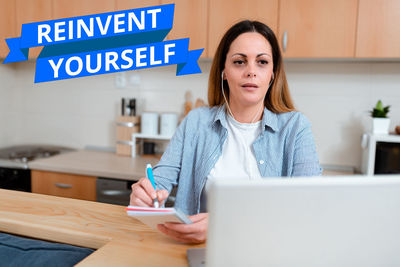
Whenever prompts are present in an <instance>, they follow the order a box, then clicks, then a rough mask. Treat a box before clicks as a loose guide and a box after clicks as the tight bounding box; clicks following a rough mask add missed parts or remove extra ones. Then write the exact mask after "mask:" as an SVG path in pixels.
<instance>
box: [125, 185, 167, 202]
mask: <svg viewBox="0 0 400 267" xmlns="http://www.w3.org/2000/svg"><path fill="white" fill-rule="evenodd" d="M167 197H168V191H167V190H157V192H156V190H154V188H153V185H152V184H151V182H150V180H149V179H147V178H140V179H139V181H137V182H136V183H134V184H132V193H131V200H130V203H129V205H132V206H141V207H153V199H155V198H158V202H159V203H160V206H161V205H163V203H164V201H165V200H166V199H167Z"/></svg>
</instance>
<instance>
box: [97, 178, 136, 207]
mask: <svg viewBox="0 0 400 267" xmlns="http://www.w3.org/2000/svg"><path fill="white" fill-rule="evenodd" d="M134 183H136V181H127V180H118V179H114V178H106V177H98V178H97V181H96V200H97V202H102V203H109V204H117V205H123V206H128V205H129V198H130V194H131V191H132V190H131V186H132V184H134Z"/></svg>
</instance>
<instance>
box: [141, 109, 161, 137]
mask: <svg viewBox="0 0 400 267" xmlns="http://www.w3.org/2000/svg"><path fill="white" fill-rule="evenodd" d="M140 131H141V133H142V134H147V135H157V134H158V113H155V112H143V113H142V118H141V120H140Z"/></svg>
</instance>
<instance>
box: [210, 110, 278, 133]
mask: <svg viewBox="0 0 400 267" xmlns="http://www.w3.org/2000/svg"><path fill="white" fill-rule="evenodd" d="M217 121H220V123H221V125H222V126H223V127H224V128H226V127H227V125H226V124H227V122H226V115H225V104H222V105H221V106H219V107H218V108H217V112H216V114H215V118H214V123H215V122H217ZM262 125H264V129H265V127H266V126H267V127H269V128H271V129H272V130H273V131H274V132H276V131H279V128H278V115H277V114H275V113H273V112H272V111H270V110H268V109H267V108H264V115H263V118H262Z"/></svg>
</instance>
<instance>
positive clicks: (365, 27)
mask: <svg viewBox="0 0 400 267" xmlns="http://www.w3.org/2000/svg"><path fill="white" fill-rule="evenodd" d="M399 19H400V1H398V0H382V1H376V0H360V1H359V13H358V27H357V28H358V30H357V46H356V57H368V58H385V57H390V58H391V57H400V26H399Z"/></svg>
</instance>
